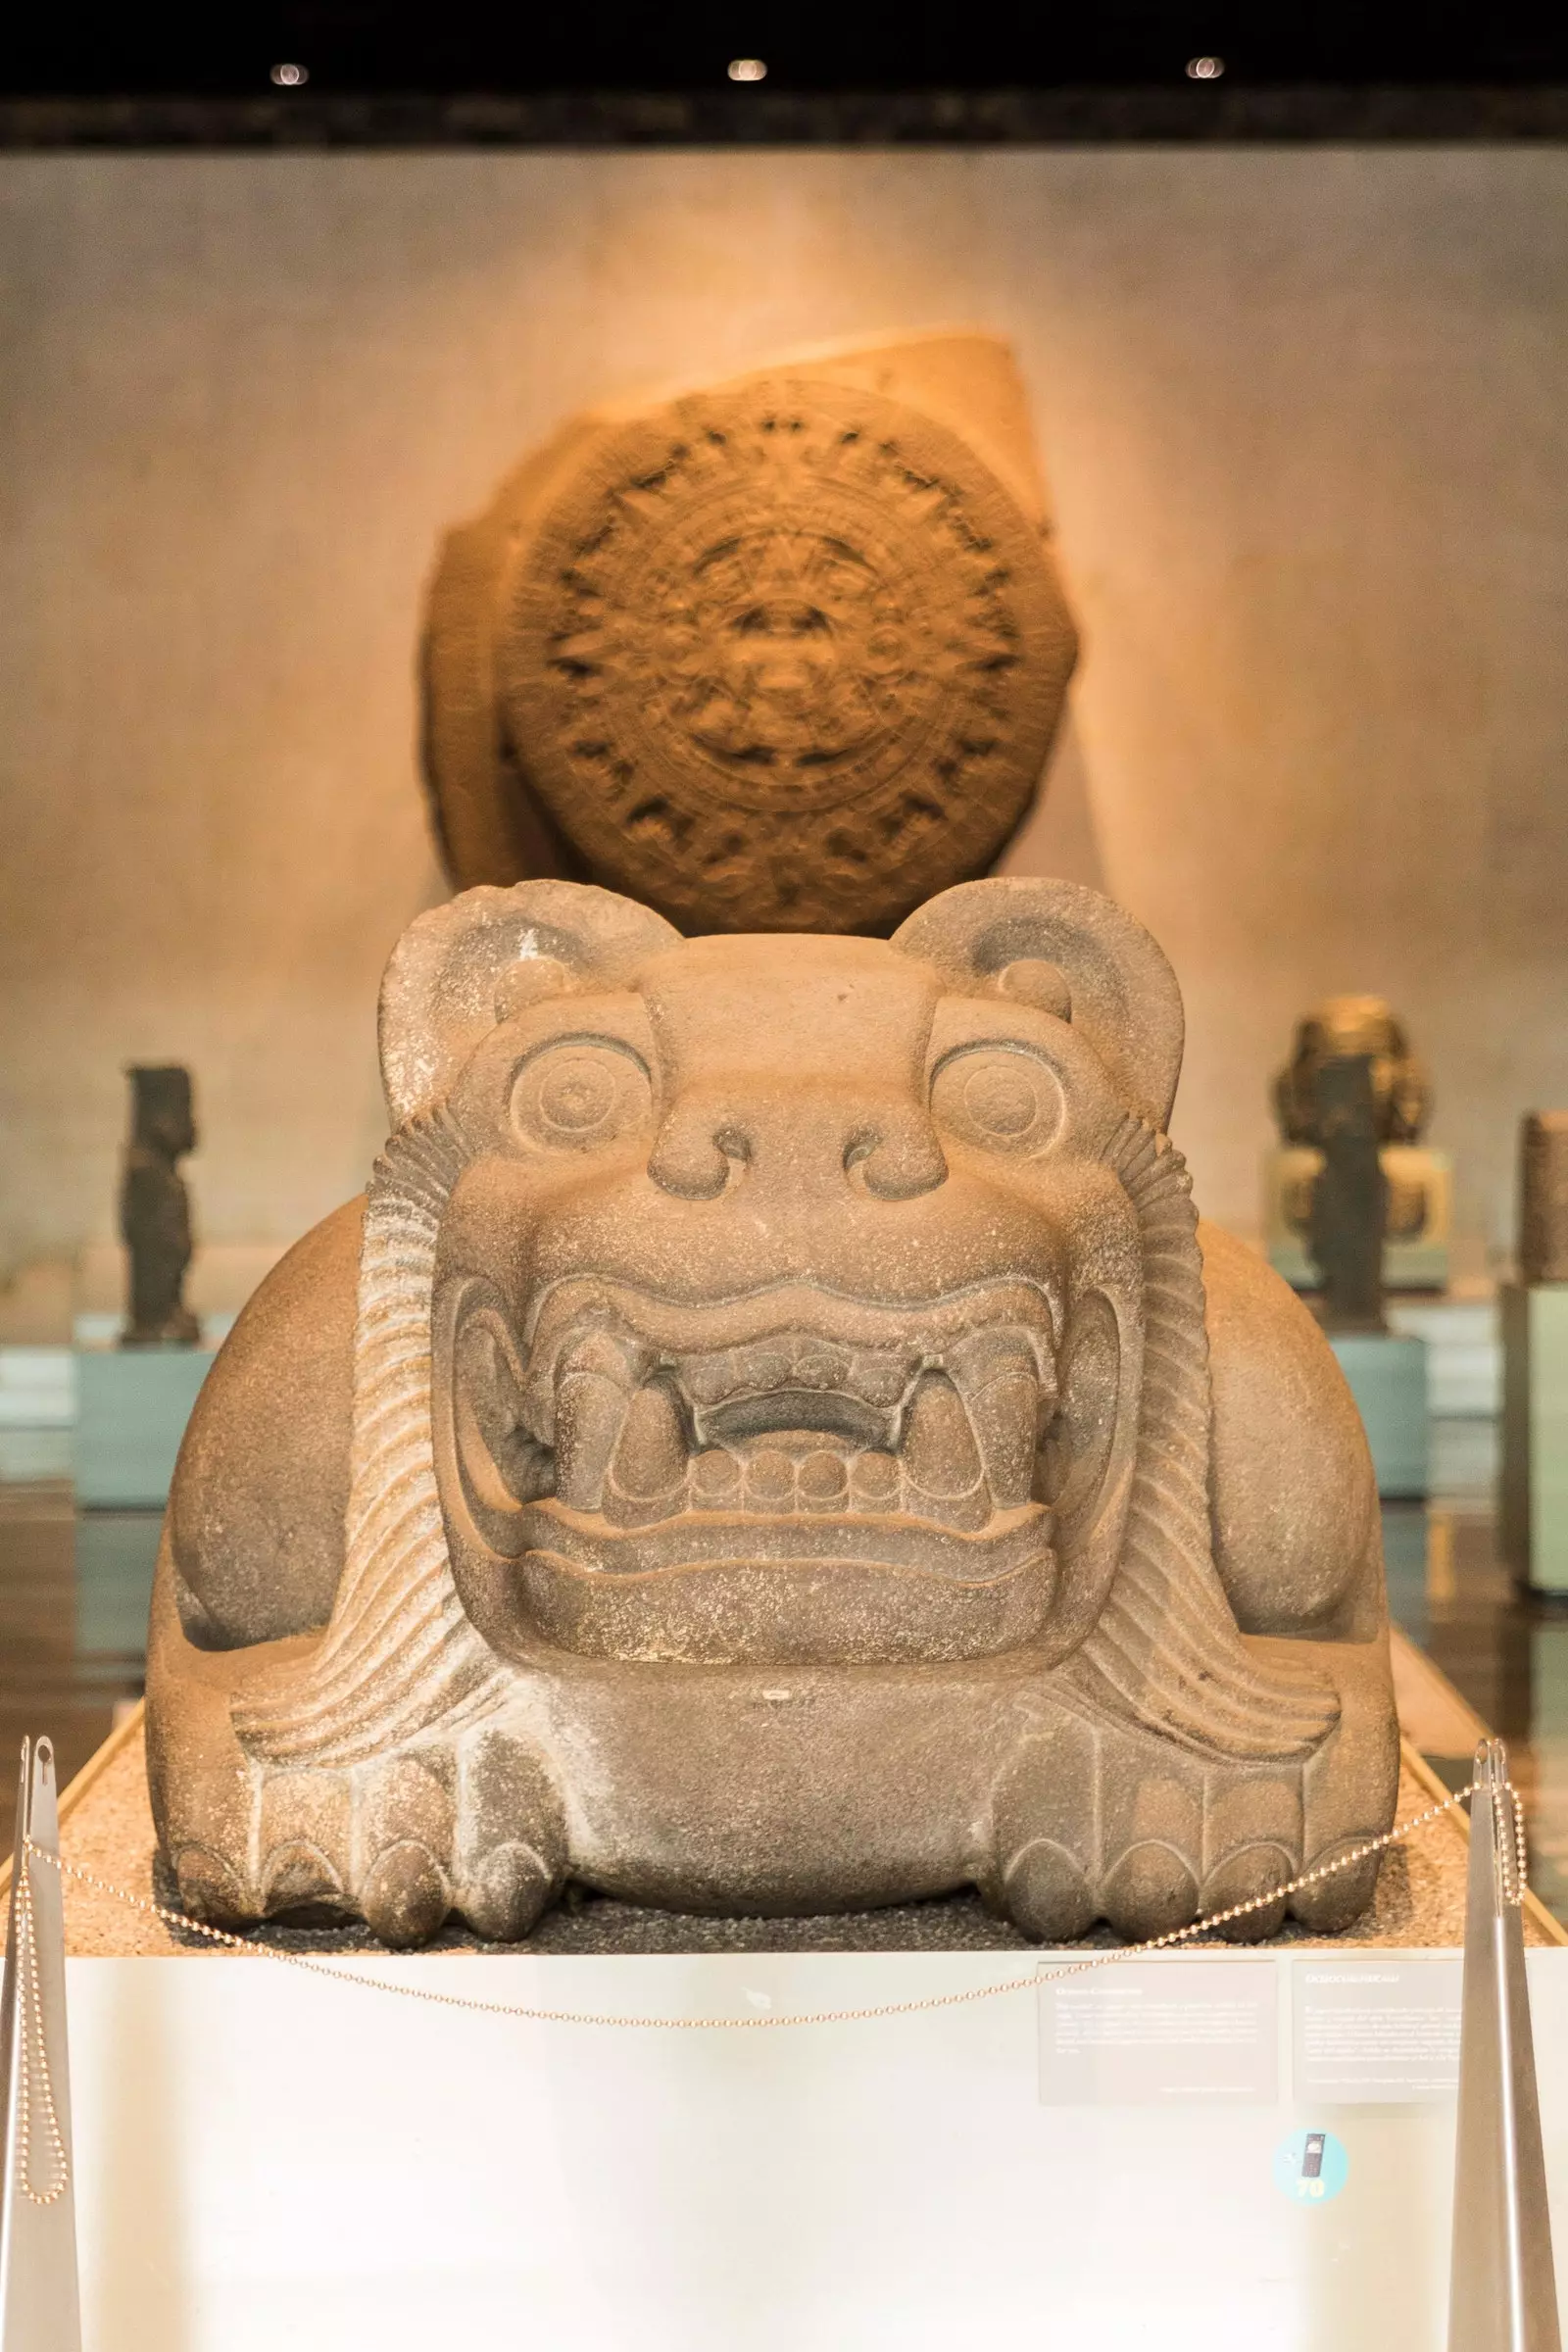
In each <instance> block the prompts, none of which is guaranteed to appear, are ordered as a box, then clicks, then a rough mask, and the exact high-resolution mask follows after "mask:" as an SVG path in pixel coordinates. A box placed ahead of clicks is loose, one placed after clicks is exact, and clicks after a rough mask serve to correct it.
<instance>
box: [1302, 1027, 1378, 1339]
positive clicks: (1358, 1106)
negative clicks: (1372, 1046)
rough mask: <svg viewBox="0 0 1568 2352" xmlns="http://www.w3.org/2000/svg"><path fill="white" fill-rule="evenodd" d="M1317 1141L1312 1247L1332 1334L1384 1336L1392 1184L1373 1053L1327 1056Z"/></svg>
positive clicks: (1318, 1080) (1319, 1086)
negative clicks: (1382, 1142)
mask: <svg viewBox="0 0 1568 2352" xmlns="http://www.w3.org/2000/svg"><path fill="white" fill-rule="evenodd" d="M1312 1097H1313V1103H1312V1119H1311V1137H1310V1140H1311V1142H1312V1143H1314V1144H1315V1145H1316V1146H1317V1148H1318V1150H1319V1151H1320V1152H1322V1154H1323V1166H1322V1170H1321V1172H1320V1174H1319V1175H1318V1177H1317V1180H1316V1182H1315V1183H1314V1185H1313V1187H1312V1211H1311V1218H1310V1222H1309V1224H1308V1227H1307V1248H1308V1250H1310V1252H1311V1255H1312V1260H1313V1263H1314V1264H1315V1265H1316V1267H1317V1270H1318V1274H1319V1276H1320V1278H1321V1280H1322V1284H1323V1299H1322V1308H1321V1313H1322V1320H1323V1323H1324V1326H1325V1328H1326V1329H1327V1330H1329V1331H1382V1330H1383V1328H1384V1322H1383V1240H1384V1235H1385V1233H1386V1231H1387V1229H1388V1220H1389V1184H1388V1178H1387V1177H1386V1176H1385V1175H1384V1173H1383V1168H1382V1163H1381V1161H1380V1158H1379V1155H1378V1102H1377V1091H1376V1088H1375V1085H1374V1082H1373V1067H1372V1055H1371V1054H1328V1055H1326V1056H1325V1057H1324V1058H1323V1059H1322V1060H1321V1061H1320V1062H1319V1063H1318V1064H1317V1067H1316V1069H1315V1070H1314V1072H1313V1075H1312Z"/></svg>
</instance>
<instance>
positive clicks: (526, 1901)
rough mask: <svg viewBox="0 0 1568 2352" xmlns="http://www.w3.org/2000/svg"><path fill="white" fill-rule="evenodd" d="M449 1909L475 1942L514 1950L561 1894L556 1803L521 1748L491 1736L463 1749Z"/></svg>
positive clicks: (536, 1760) (561, 1835) (529, 1751)
mask: <svg viewBox="0 0 1568 2352" xmlns="http://www.w3.org/2000/svg"><path fill="white" fill-rule="evenodd" d="M460 1786H461V1804H460V1821H461V1831H460V1837H459V1853H458V1861H457V1870H456V1876H457V1891H456V1901H457V1906H458V1908H459V1909H460V1910H461V1911H462V1913H463V1916H464V1918H465V1919H466V1921H467V1923H468V1925H469V1927H470V1928H472V1930H473V1932H474V1934H475V1935H476V1936H485V1937H486V1938H487V1939H488V1940H490V1941H493V1942H500V1943H516V1942H518V1941H520V1940H521V1938H522V1937H523V1936H526V1935H527V1934H528V1932H529V1930H530V1929H531V1928H532V1927H533V1925H534V1923H535V1921H536V1920H537V1919H538V1917H539V1915H540V1913H541V1912H542V1911H544V1910H545V1909H547V1907H548V1906H549V1905H550V1904H551V1903H552V1902H553V1901H554V1900H555V1898H556V1896H557V1895H558V1894H559V1892H560V1891H561V1886H562V1882H563V1880H564V1877H565V1872H566V1838H565V1825H564V1818H563V1813H562V1805H561V1798H560V1795H559V1793H558V1791H557V1789H556V1787H555V1783H554V1781H553V1780H552V1778H551V1776H550V1774H549V1772H548V1771H547V1769H546V1767H545V1764H544V1762H543V1759H542V1758H541V1757H540V1756H539V1754H538V1752H537V1751H536V1750H535V1749H534V1747H533V1746H532V1745H531V1744H530V1743H529V1742H528V1741H527V1740H523V1739H520V1738H516V1737H514V1736H513V1735H512V1734H511V1733H509V1732H507V1731H505V1730H503V1729H500V1728H491V1729H489V1730H486V1731H481V1732H478V1733H475V1734H473V1735H472V1736H471V1737H470V1738H469V1739H468V1740H466V1741H465V1742H464V1746H463V1752H462V1757H461V1774H460Z"/></svg>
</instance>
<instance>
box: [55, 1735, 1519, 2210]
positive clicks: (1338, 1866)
mask: <svg viewBox="0 0 1568 2352" xmlns="http://www.w3.org/2000/svg"><path fill="white" fill-rule="evenodd" d="M1480 1787H1481V1784H1480V1783H1479V1782H1478V1781H1475V1780H1471V1781H1467V1782H1466V1783H1465V1785H1464V1787H1463V1788H1462V1789H1455V1790H1454V1791H1453V1794H1452V1795H1451V1796H1446V1797H1444V1798H1443V1800H1442V1802H1441V1803H1438V1804H1431V1805H1428V1806H1427V1807H1426V1809H1425V1810H1424V1811H1423V1812H1420V1813H1415V1814H1412V1815H1411V1817H1410V1819H1409V1820H1408V1821H1401V1822H1398V1823H1397V1824H1396V1826H1395V1827H1394V1828H1393V1829H1392V1830H1386V1831H1385V1832H1384V1834H1383V1836H1382V1837H1381V1838H1368V1839H1367V1841H1366V1843H1365V1844H1364V1845H1356V1846H1351V1847H1350V1848H1349V1849H1348V1851H1347V1852H1345V1853H1343V1854H1339V1855H1337V1856H1336V1857H1335V1859H1334V1860H1333V1861H1332V1862H1323V1863H1319V1864H1318V1866H1317V1867H1316V1869H1314V1870H1307V1871H1302V1872H1301V1873H1300V1875H1299V1877H1297V1878H1294V1879H1284V1880H1282V1881H1281V1882H1280V1884H1279V1886H1277V1887H1270V1888H1269V1889H1268V1891H1267V1892H1266V1893H1264V1894H1254V1895H1250V1896H1249V1898H1248V1900H1247V1901H1246V1902H1242V1903H1231V1904H1230V1905H1229V1906H1228V1907H1227V1908H1226V1909H1225V1910H1223V1911H1210V1912H1202V1913H1200V1915H1199V1916H1198V1918H1197V1919H1195V1920H1193V1921H1191V1922H1190V1923H1189V1925H1188V1926H1186V1927H1185V1928H1172V1929H1170V1930H1169V1931H1168V1933H1167V1934H1165V1935H1163V1936H1150V1937H1149V1938H1148V1939H1147V1941H1145V1942H1143V1943H1126V1944H1112V1945H1110V1946H1108V1947H1107V1948H1106V1949H1104V1950H1103V1951H1096V1952H1087V1953H1084V1954H1082V1955H1081V1956H1079V1957H1078V1958H1076V1959H1072V1960H1064V1961H1061V1962H1059V1963H1058V1964H1057V1965H1056V1966H1054V1967H1049V1968H1047V1967H1040V1966H1038V1965H1037V1966H1036V1967H1035V1968H1033V1969H1031V1970H1030V1972H1029V1974H1028V1975H1027V1976H1025V1977H1006V1978H1004V1979H1003V1980H1002V1981H1001V1983H999V1984H995V1985H966V1986H964V1987H963V1989H962V1990H960V1991H957V1992H936V1993H927V1994H924V1995H922V1996H921V1997H919V1998H917V1999H914V2000H907V2001H879V2002H876V2003H874V2004H872V2005H870V2006H868V2007H865V2008H858V2009H800V2010H793V2011H786V2012H785V2013H784V2014H783V2015H782V2016H773V2015H771V2014H759V2013H757V2012H755V2011H754V2012H752V2013H751V2014H749V2015H746V2016H741V2017H628V2016H625V2015H620V2014H617V2013H616V2012H614V2011H613V2010H612V2011H601V2010H594V2009H541V2008H536V2007H534V2006H532V2005H531V2004H529V2003H527V2002H524V2001H485V2000H478V1999H473V1998H469V1997H468V1996H466V1994H463V1993H456V1992H436V1991H432V1990H431V1989H430V1988H429V1987H428V1986H427V1985H397V1984H393V1983H392V1982H390V1981H389V1980H388V1979H387V1978H385V1977H363V1976H361V1975H359V1974H358V1973H357V1972H349V1971H345V1970H344V1969H342V1968H341V1967H340V1966H338V1965H337V1964H336V1963H334V1962H332V1961H328V1960H324V1959H313V1958H312V1957H311V1956H310V1955H309V1954H308V1953H305V1952H286V1951H280V1950H279V1949H278V1948H277V1946H276V1945H275V1944H258V1943H253V1942H252V1941H251V1940H250V1939H249V1938H248V1937H247V1936H235V1935H231V1934H230V1933H229V1931H228V1930H227V1929H225V1928H214V1927H209V1926H208V1925H207V1923H206V1922H205V1921H204V1920H199V1919H191V1918H188V1917H187V1916H186V1914H185V1913H184V1912H182V1911H175V1910H172V1909H171V1908H170V1907H169V1906H168V1905H167V1904H164V1903H159V1902H154V1901H153V1900H152V1899H151V1897H150V1896H147V1895H141V1894H132V1893H131V1892H130V1891H129V1890H128V1889H127V1888H126V1887H116V1886H113V1885H111V1883H110V1882H109V1880H107V1879H101V1878H99V1877H97V1876H96V1874H95V1873H94V1872H92V1871H90V1870H83V1869H82V1868H81V1867H80V1865H79V1864H78V1863H75V1862H67V1861H65V1860H64V1859H63V1858H62V1857H61V1856H60V1855H59V1854H56V1853H51V1852H50V1851H49V1850H48V1848H47V1847H45V1846H41V1845H38V1844H37V1843H35V1841H34V1840H33V1839H32V1838H25V1840H24V1860H23V1869H22V1874H21V1880H20V1884H19V1887H18V1895H17V1919H18V1929H17V1941H18V1952H17V1962H18V1966H19V1968H20V1970H21V1972H22V1976H21V1991H22V2003H23V2011H24V2018H23V2025H22V2030H21V2032H20V2033H19V2034H18V2037H17V2047H18V2050H19V2051H20V2053H21V2062H22V2082H21V2084H20V2086H19V2087H20V2107H21V2114H22V2118H23V2125H22V2131H21V2133H20V2135H19V2140H18V2150H17V2170H18V2183H17V2184H18V2186H19V2187H20V2188H21V2190H22V2192H23V2194H24V2195H25V2197H27V2198H28V2199H29V2201H30V2202H31V2203H33V2204H35V2205H49V2204H53V2203H54V2202H55V2200H56V2199H57V2198H58V2197H60V2196H62V2195H63V2194H64V2192H65V2189H66V2186H67V2184H68V2181H69V2180H70V2166H69V2162H68V2159H67V2155H66V2146H65V2139H64V2135H63V2133H62V2131H61V2130H60V2124H59V2118H58V2115H57V2113H56V2108H55V2101H54V2094H53V2090H52V2087H51V2084H50V2081H49V2065H48V2056H47V2052H46V2050H45V2046H44V2038H43V2011H42V2001H41V1998H40V1996H39V1988H38V1970H37V1955H36V1948H35V1943H34V1936H33V1928H32V1893H31V1887H30V1885H29V1875H30V1871H31V1867H32V1864H33V1863H34V1862H43V1863H46V1864H47V1865H48V1867H49V1868H50V1869H51V1870H54V1871H58V1872H59V1874H60V1876H61V1878H62V1879H70V1880H72V1881H73V1882H74V1883H75V1884H76V1885H77V1886H78V1887H88V1888H90V1889H91V1891H92V1892H93V1893H94V1894H103V1895H108V1896H109V1897H110V1898H111V1900H113V1901H114V1902H117V1903H123V1904H124V1905H125V1906H126V1908H127V1909H129V1910H132V1911H140V1912H141V1913H143V1914H144V1915H145V1916H146V1917H147V1918H149V1919H157V1920H161V1921H162V1922H163V1923H164V1925H165V1926H166V1927H170V1928H173V1929H175V1930H176V1931H177V1932H178V1933H179V1934H181V1935H184V1936H198V1937H200V1938H201V1939H202V1940H203V1941H204V1942H206V1943H211V1944H216V1945H220V1946H221V1947H222V1949H223V1950H225V1951H230V1952H241V1953H244V1954H245V1955H246V1956H247V1957H248V1958H250V1959H253V1960H275V1961H278V1962H280V1963H281V1964H282V1965H283V1966H284V1967H285V1968H301V1969H304V1970H306V1971H307V1972H308V1973H309V1974H310V1975H312V1976H317V1977H326V1978H329V1979H330V1981H331V1982H332V1983H333V1984H335V1985H362V1986H364V1987H365V1988H366V1989H367V1990H368V1991H373V1992H390V1993H396V1994H397V1995H399V1997H400V1998H402V1999H404V2000H409V2001H422V2002H425V2003H427V2004H429V2005H432V2006H434V2007H437V2008H441V2009H466V2010H471V2011H473V2012H474V2013H475V2014H476V2015H478V2016H481V2017H508V2018H519V2019H522V2020H524V2021H526V2022H528V2023H530V2024H534V2025H549V2026H624V2027H633V2028H636V2029H638V2030H640V2031H642V2032H649V2031H652V2032H655V2033H693V2032H695V2033H713V2032H718V2033H747V2034H757V2033H767V2032H776V2031H777V2030H778V2029H779V2028H781V2027H787V2026H848V2025H862V2024H865V2023H867V2022H869V2021H871V2020H872V2019H876V2018H884V2017H915V2016H919V2015H922V2014H924V2013H926V2012H928V2011H931V2010H937V2009H958V2008H963V2007H966V2006H968V2005H969V2004H970V2003H972V2002H975V2001H989V2000H994V1999H996V1998H997V1997H998V1996H999V1995H1000V1994H1003V1993H1011V1992H1028V1991H1031V1990H1033V1989H1035V1988H1036V1987H1037V1986H1039V1985H1048V1984H1054V1983H1056V1982H1058V1981H1059V1980H1060V1979H1061V1978H1063V1977H1076V1976H1082V1975H1083V1974H1084V1973H1085V1972H1086V1971H1087V1970H1089V1969H1095V1968H1113V1967H1114V1966H1115V1965H1116V1963H1117V1962H1118V1961H1121V1960H1141V1959H1145V1958H1147V1957H1148V1955H1149V1954H1150V1953H1151V1952H1165V1951H1170V1950H1171V1949H1172V1948H1173V1947H1174V1946H1175V1945H1177V1944H1183V1943H1191V1942H1192V1941H1193V1940H1194V1939H1195V1938H1196V1937H1198V1936H1205V1935H1210V1934H1212V1933H1213V1932H1214V1931H1215V1930H1216V1929H1221V1928H1225V1927H1228V1926H1229V1925H1230V1923H1231V1922H1232V1921H1233V1920H1238V1919H1246V1918H1247V1917H1249V1915H1250V1913H1252V1912H1254V1911H1266V1910H1267V1909H1268V1908H1269V1906H1270V1905H1271V1904H1273V1903H1278V1902H1281V1901H1283V1900H1284V1899H1285V1898H1286V1897H1287V1896H1288V1895H1292V1894H1296V1893H1299V1891H1300V1889H1301V1888H1303V1887H1315V1886H1318V1885H1319V1884H1320V1883H1321V1882H1322V1881H1323V1880H1324V1879H1329V1878H1333V1877H1334V1876H1335V1874H1336V1873H1337V1872H1339V1871H1342V1870H1349V1869H1352V1868H1353V1867H1354V1865H1355V1864H1356V1863H1357V1862H1364V1861H1366V1860H1367V1858H1368V1857H1369V1856H1370V1855H1372V1854H1381V1853H1385V1852H1386V1851H1387V1850H1388V1848H1389V1847H1390V1846H1393V1845H1398V1844H1400V1843H1402V1842H1403V1841H1404V1840H1405V1839H1406V1838H1413V1837H1414V1836H1415V1835H1416V1833H1417V1832H1418V1831H1420V1830H1424V1829H1426V1828H1428V1827H1429V1826H1430V1824H1431V1823H1433V1822H1435V1821H1438V1820H1441V1818H1442V1817H1443V1815H1444V1814H1446V1813H1452V1812H1454V1811H1455V1810H1457V1808H1458V1807H1459V1806H1460V1805H1462V1804H1463V1803H1464V1801H1465V1799H1466V1798H1467V1797H1470V1796H1473V1795H1474V1794H1475V1793H1476V1792H1477V1790H1478V1789H1479V1788H1480ZM1503 1791H1506V1795H1507V1811H1508V1814H1509V1816H1510V1818H1511V1826H1512V1836H1511V1838H1510V1837H1508V1836H1506V1834H1505V1836H1504V1838H1503V1839H1502V1841H1501V1844H1502V1850H1503V1851H1504V1853H1505V1854H1506V1856H1507V1859H1506V1861H1505V1863H1504V1866H1503V1875H1504V1884H1503V1887H1502V1889H1501V1891H1502V1897H1503V1900H1504V1901H1505V1902H1507V1903H1510V1904H1512V1905H1513V1906H1514V1907H1515V1908H1518V1906H1519V1905H1521V1904H1522V1903H1523V1901H1524V1898H1525V1889H1526V1884H1527V1856H1526V1847H1525V1830H1524V1809H1523V1807H1522V1805H1521V1803H1520V1801H1519V1797H1518V1794H1517V1792H1516V1790H1515V1789H1514V1786H1513V1784H1512V1782H1511V1781H1503V1782H1501V1783H1499V1784H1495V1785H1494V1787H1493V1789H1492V1794H1493V1796H1494V1798H1495V1797H1496V1796H1497V1795H1499V1794H1501V1793H1502V1792H1503ZM1504 1828H1505V1832H1506V1825H1504ZM35 2103H36V2105H37V2107H38V2110H39V2111H40V2113H41V2115H42V2117H43V2120H44V2126H45V2130H46V2132H47V2134H48V2139H49V2147H50V2162H51V2175H50V2180H49V2185H48V2187H47V2188H43V2189H40V2188H39V2187H38V2186H37V2185H36V2184H35V2182H34V2181H33V2180H32V2178H31V2172H30V2163H29V2155H28V2150H29V2146H30V2118H31V2116H32V2112H33V2107H34V2104H35Z"/></svg>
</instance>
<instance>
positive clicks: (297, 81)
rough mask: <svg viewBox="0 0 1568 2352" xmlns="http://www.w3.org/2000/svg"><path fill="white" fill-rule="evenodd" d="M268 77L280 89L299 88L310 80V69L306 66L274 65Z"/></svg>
mask: <svg viewBox="0 0 1568 2352" xmlns="http://www.w3.org/2000/svg"><path fill="white" fill-rule="evenodd" d="M268 78H269V80H270V81H274V82H275V83H276V84H277V87H278V88H279V89H280V90H299V89H303V88H304V86H305V84H306V83H307V82H308V81H309V80H310V78H311V71H310V68H309V67H308V66H274V67H273V68H272V71H271V73H270V75H269V76H268Z"/></svg>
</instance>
